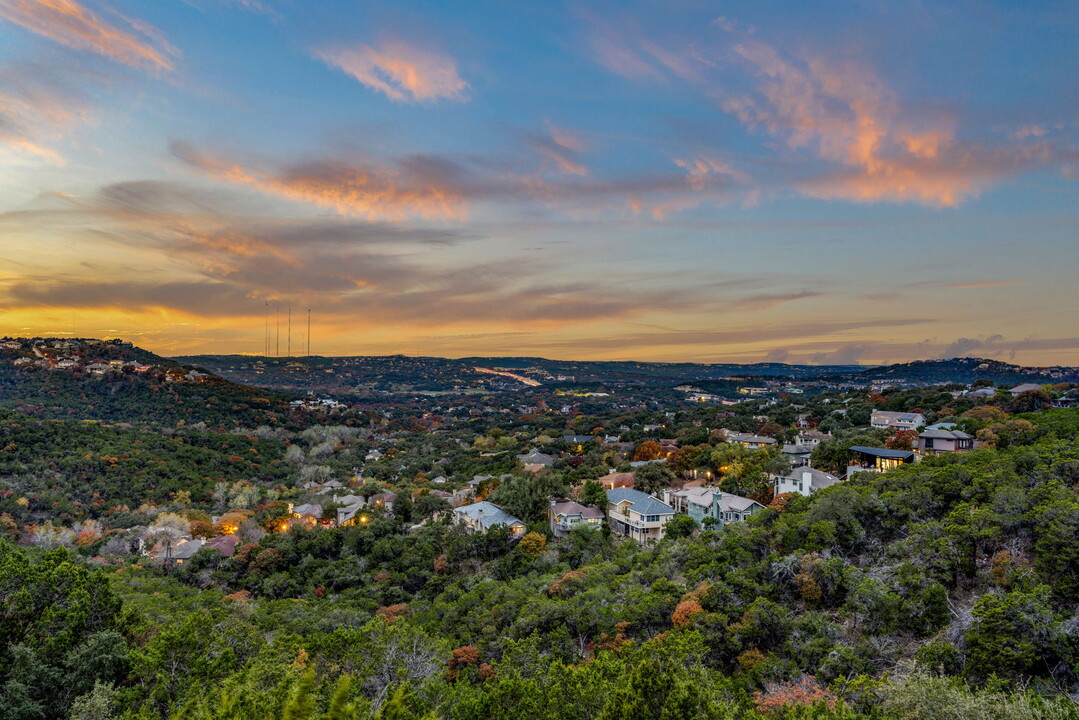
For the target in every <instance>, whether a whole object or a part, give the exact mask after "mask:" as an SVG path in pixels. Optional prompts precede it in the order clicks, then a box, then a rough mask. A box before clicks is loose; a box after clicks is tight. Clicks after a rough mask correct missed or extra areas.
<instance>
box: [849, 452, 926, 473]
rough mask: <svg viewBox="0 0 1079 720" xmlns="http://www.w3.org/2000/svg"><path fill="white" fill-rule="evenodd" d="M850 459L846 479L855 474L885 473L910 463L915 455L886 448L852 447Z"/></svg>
mask: <svg viewBox="0 0 1079 720" xmlns="http://www.w3.org/2000/svg"><path fill="white" fill-rule="evenodd" d="M850 452H851V459H850V461H848V462H849V463H850V464H849V465H848V466H847V477H848V478H849V477H850V476H851V475H853V474H854V473H856V472H885V471H887V470H892V469H894V468H897V467H899V466H900V465H903V464H904V463H912V462H914V460H915V455H914V453H913V452H912V451H910V450H889V449H887V448H875V447H865V446H863V445H854V446H852V447H851V448H850Z"/></svg>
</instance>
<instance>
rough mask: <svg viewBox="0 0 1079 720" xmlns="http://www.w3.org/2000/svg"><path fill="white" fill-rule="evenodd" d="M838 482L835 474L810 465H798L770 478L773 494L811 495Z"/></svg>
mask: <svg viewBox="0 0 1079 720" xmlns="http://www.w3.org/2000/svg"><path fill="white" fill-rule="evenodd" d="M838 482H840V480H839V478H837V477H836V476H835V475H830V474H828V473H826V472H824V471H823V470H817V469H816V468H811V467H799V468H795V469H794V470H792V471H791V472H790V473H788V474H787V475H784V476H782V477H777V478H775V479H774V480H772V488H773V489H774V490H775V494H776V495H779V494H780V493H798V494H799V495H811V494H813V493H815V492H817V491H818V490H823V489H824V488H826V487H831V486H832V485H835V484H836V483H838Z"/></svg>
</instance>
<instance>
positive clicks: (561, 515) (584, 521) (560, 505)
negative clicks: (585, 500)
mask: <svg viewBox="0 0 1079 720" xmlns="http://www.w3.org/2000/svg"><path fill="white" fill-rule="evenodd" d="M548 516H549V519H550V521H551V534H552V535H554V536H555V537H566V536H567V535H569V533H570V531H571V530H573V529H574V528H578V527H593V528H594V527H599V526H600V525H602V524H603V511H602V510H600V509H599V508H594V507H589V506H587V505H581V504H580V503H578V502H574V501H573V500H551V508H550V511H549V513H548Z"/></svg>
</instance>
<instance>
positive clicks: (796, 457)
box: [783, 445, 813, 467]
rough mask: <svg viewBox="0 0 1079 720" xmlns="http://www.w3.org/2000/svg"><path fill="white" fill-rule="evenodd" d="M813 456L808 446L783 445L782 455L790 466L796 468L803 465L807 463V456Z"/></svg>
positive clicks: (811, 449)
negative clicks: (788, 461) (789, 462)
mask: <svg viewBox="0 0 1079 720" xmlns="http://www.w3.org/2000/svg"><path fill="white" fill-rule="evenodd" d="M812 454H813V448H811V447H810V446H809V445H784V446H783V455H784V456H786V457H787V458H788V459H789V460H790V461H791V465H793V466H794V467H798V466H800V465H805V464H806V463H808V462H809V456H810V455H812Z"/></svg>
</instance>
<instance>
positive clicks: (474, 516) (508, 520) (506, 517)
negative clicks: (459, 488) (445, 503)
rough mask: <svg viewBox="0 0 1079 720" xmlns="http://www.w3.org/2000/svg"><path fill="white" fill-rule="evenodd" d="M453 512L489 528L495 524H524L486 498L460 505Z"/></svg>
mask: <svg viewBox="0 0 1079 720" xmlns="http://www.w3.org/2000/svg"><path fill="white" fill-rule="evenodd" d="M453 512H454V514H455V515H464V516H465V517H467V518H469V519H470V520H472V521H473V522H475V523H476V524H477V525H479V526H480V527H483V528H491V527H494V526H495V525H506V526H509V525H524V523H523V522H521V520H519V519H518V518H516V517H515V516H513V515H510V514H509V513H508V512H506V511H505V510H503V509H502V508H500V507H498V506H497V505H495V504H494V503H490V502H487V501H486V500H483V501H481V502H478V503H472V504H471V505H462V506H461V507H459V508H457V509H456V510H454V511H453Z"/></svg>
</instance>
